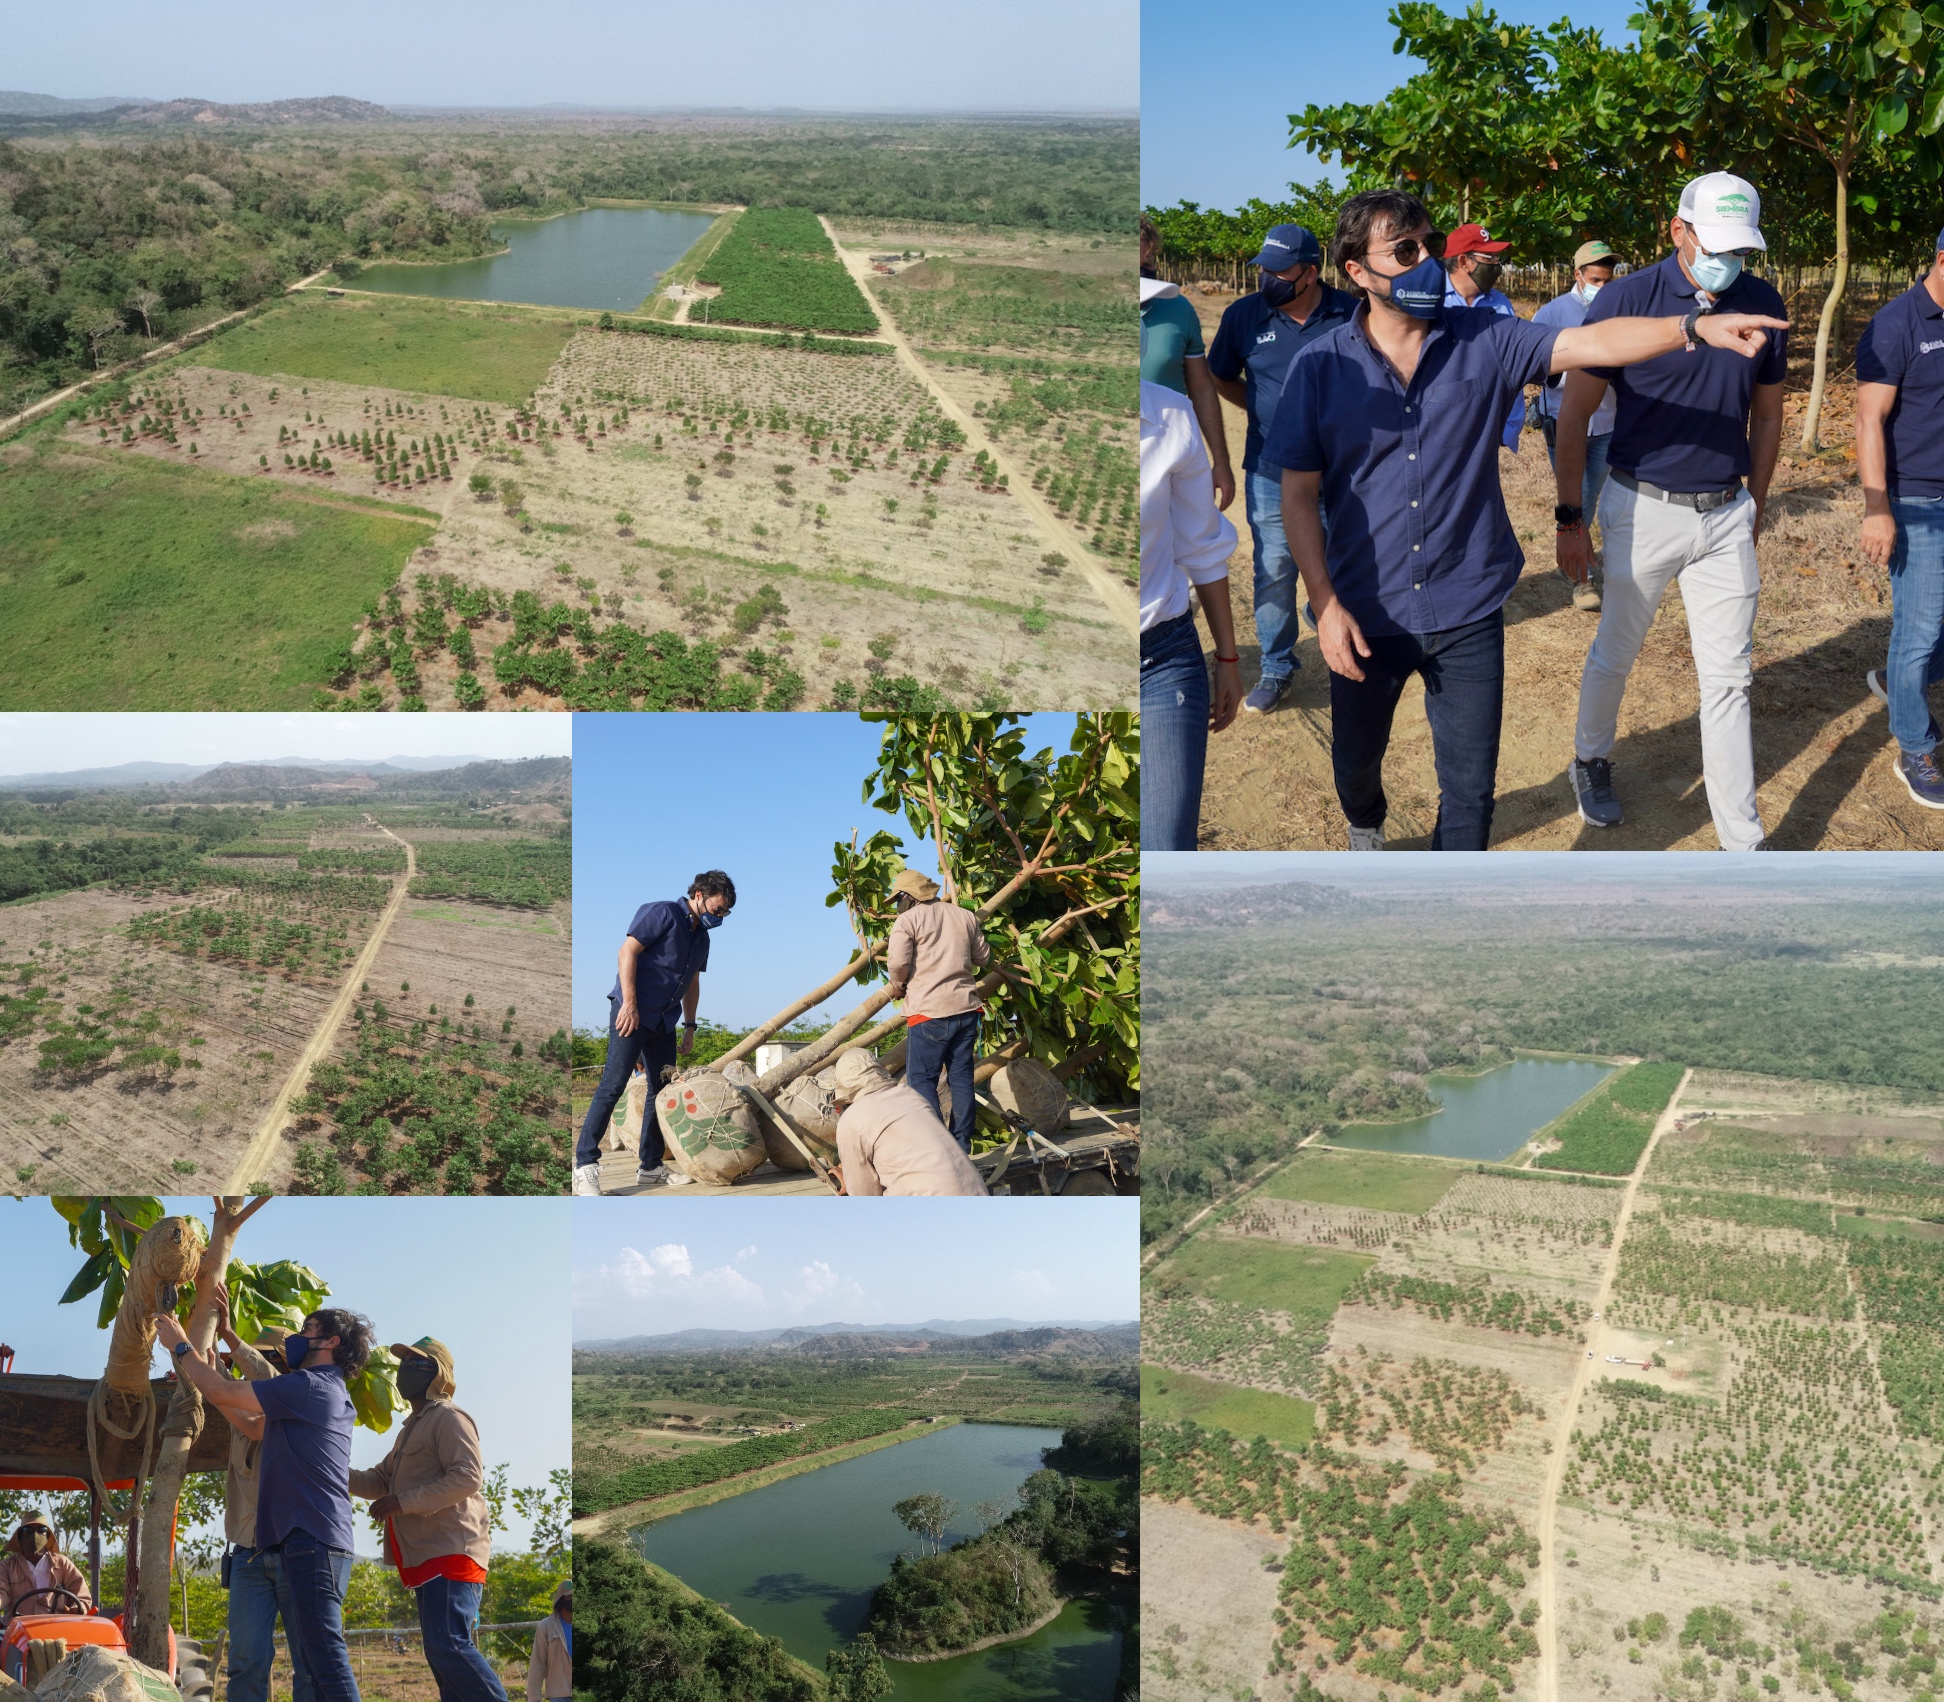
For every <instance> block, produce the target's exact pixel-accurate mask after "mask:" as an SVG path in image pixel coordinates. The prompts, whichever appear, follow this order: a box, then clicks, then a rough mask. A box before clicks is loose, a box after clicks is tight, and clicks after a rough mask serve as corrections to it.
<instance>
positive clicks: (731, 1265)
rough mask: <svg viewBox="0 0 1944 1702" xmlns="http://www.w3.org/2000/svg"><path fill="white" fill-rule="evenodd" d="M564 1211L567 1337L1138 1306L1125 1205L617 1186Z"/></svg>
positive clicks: (1099, 1311) (1073, 1313) (1081, 1315)
mask: <svg viewBox="0 0 1944 1702" xmlns="http://www.w3.org/2000/svg"><path fill="white" fill-rule="evenodd" d="M573 1205H574V1340H575V1341H599V1340H604V1339H610V1338H613V1337H616V1336H631V1335H666V1334H670V1333H672V1332H674V1331H676V1330H689V1329H717V1330H764V1329H775V1328H779V1327H781V1328H788V1327H793V1326H797V1325H808V1324H829V1323H847V1324H916V1323H922V1322H924V1321H925V1320H927V1319H932V1318H937V1319H942V1320H946V1321H950V1320H952V1319H957V1318H1017V1319H1020V1320H1021V1321H1023V1322H1028V1323H1031V1322H1034V1321H1037V1320H1041V1319H1053V1318H1073V1319H1084V1320H1088V1321H1091V1322H1097V1323H1111V1322H1116V1321H1120V1320H1126V1321H1129V1322H1132V1321H1133V1320H1134V1319H1136V1318H1138V1317H1139V1316H1140V1305H1141V1299H1140V1271H1139V1262H1140V1247H1139V1240H1140V1210H1139V1206H1140V1202H1139V1201H1138V1200H1121V1199H1073V1200H1039V1201H1035V1200H1016V1201H1014V1200H1009V1201H1006V1202H1004V1203H997V1202H994V1201H992V1200H961V1199H924V1198H918V1199H897V1200H881V1201H873V1202H870V1203H869V1204H864V1203H862V1202H850V1201H837V1200H830V1199H802V1198H791V1197H787V1196H786V1197H784V1198H781V1199H776V1198H770V1199H748V1200H734V1199H713V1200H680V1199H666V1198H662V1197H659V1196H647V1197H633V1196H630V1197H625V1198H616V1199H603V1200H576V1201H574V1202H573ZM1054 1219H1057V1220H1058V1221H1057V1223H1056V1222H1054V1221H1052V1220H1054Z"/></svg>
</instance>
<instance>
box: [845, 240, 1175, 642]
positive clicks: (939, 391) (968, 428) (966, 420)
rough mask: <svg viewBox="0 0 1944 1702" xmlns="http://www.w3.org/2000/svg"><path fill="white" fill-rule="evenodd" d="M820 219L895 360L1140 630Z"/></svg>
mask: <svg viewBox="0 0 1944 1702" xmlns="http://www.w3.org/2000/svg"><path fill="white" fill-rule="evenodd" d="M818 222H819V223H820V224H821V225H822V226H823V228H824V234H825V235H826V236H828V237H829V238H830V246H831V247H832V248H834V249H836V251H837V257H838V259H840V260H842V261H843V263H844V268H845V270H846V271H848V272H849V273H850V275H851V278H852V279H853V280H854V281H855V283H856V285H857V287H858V288H859V289H860V290H862V291H863V292H864V299H865V300H866V301H868V302H869V303H870V304H871V311H872V312H873V313H875V314H876V315H877V316H878V321H879V326H878V335H879V336H880V337H881V338H883V339H884V341H885V342H887V343H889V344H890V345H891V346H892V347H893V348H894V349H896V350H897V351H898V359H899V360H901V361H903V362H904V364H905V365H906V366H907V367H908V368H910V370H911V373H912V375H913V376H914V377H915V378H916V379H917V380H918V382H919V383H920V384H922V385H924V387H925V389H926V390H927V391H929V392H930V393H931V396H932V398H933V400H934V401H936V402H937V403H938V406H939V408H940V409H941V410H942V411H943V413H944V414H945V416H946V417H947V418H948V419H950V420H951V421H952V422H953V423H954V424H956V425H957V426H958V428H959V429H960V430H961V431H963V432H964V433H965V437H966V443H967V445H968V446H969V447H970V448H972V449H974V450H980V449H983V450H984V451H985V452H986V454H988V455H990V456H991V457H992V459H993V460H994V462H996V463H997V464H998V467H999V471H1000V472H1002V473H1005V474H1007V475H1008V476H1009V477H1010V480H1011V483H1009V484H1008V485H1007V487H1006V488H1007V489H1008V490H1009V491H1010V492H1011V493H1012V496H1013V500H1014V501H1016V502H1017V503H1018V504H1019V505H1020V507H1021V508H1023V509H1025V510H1026V512H1027V513H1028V514H1030V515H1031V516H1032V517H1033V520H1034V522H1035V523H1036V524H1037V525H1038V527H1039V529H1040V530H1041V531H1042V532H1044V533H1045V534H1046V535H1047V536H1048V537H1049V538H1051V539H1052V540H1053V542H1054V543H1056V544H1059V545H1060V546H1061V547H1062V549H1063V550H1065V551H1066V552H1067V555H1068V559H1069V560H1072V561H1075V562H1077V563H1079V565H1080V570H1081V572H1083V573H1084V574H1086V576H1087V583H1088V584H1090V585H1091V586H1092V587H1093V590H1094V595H1095V596H1096V597H1098V598H1099V599H1100V600H1101V602H1102V603H1104V604H1105V605H1106V607H1107V612H1108V613H1109V614H1110V615H1112V616H1113V617H1114V619H1115V620H1117V621H1118V622H1120V624H1121V625H1122V626H1124V627H1125V628H1126V629H1127V630H1128V631H1129V632H1131V633H1135V634H1138V633H1139V632H1140V630H1141V610H1140V604H1139V603H1138V601H1137V600H1136V599H1135V596H1134V591H1133V588H1132V587H1131V586H1129V585H1127V584H1126V583H1125V582H1124V581H1122V580H1120V579H1117V578H1116V577H1115V576H1114V575H1113V574H1111V573H1109V572H1108V571H1107V570H1106V569H1105V568H1104V567H1102V566H1101V565H1100V561H1099V558H1098V557H1097V556H1095V554H1094V553H1093V549H1092V547H1091V546H1090V545H1089V544H1088V543H1087V541H1086V540H1085V539H1084V538H1082V537H1081V536H1080V534H1079V533H1078V532H1076V531H1074V530H1073V528H1072V527H1071V526H1069V525H1068V524H1067V523H1066V522H1065V521H1064V520H1062V519H1061V518H1060V517H1059V516H1058V515H1057V514H1055V513H1054V512H1053V510H1052V508H1051V506H1049V505H1048V503H1047V502H1046V501H1045V499H1044V498H1042V497H1041V496H1040V494H1039V492H1038V491H1036V490H1034V489H1033V481H1032V480H1031V479H1030V478H1022V477H1021V476H1020V469H1019V468H1018V467H1015V466H1014V465H1013V464H1012V462H1011V460H1010V459H1009V458H1008V457H1007V456H1005V455H1002V454H1001V453H1000V452H999V447H998V445H997V444H995V443H994V442H993V441H992V439H991V438H989V437H988V436H987V435H986V432H985V427H984V426H983V425H982V424H981V423H980V422H979V420H978V419H977V418H976V417H975V416H974V415H972V414H970V413H968V412H967V411H966V410H965V409H963V408H961V407H960V406H959V405H958V403H956V402H954V401H953V400H952V398H951V397H950V396H948V395H947V394H946V393H945V391H944V389H943V387H942V386H941V385H940V384H939V382H938V380H937V379H936V378H934V377H933V376H932V374H931V371H930V369H929V368H927V367H926V365H925V363H924V362H923V361H922V360H920V359H919V358H918V353H917V351H916V350H915V349H913V348H912V346H911V344H910V343H909V342H907V341H906V340H905V334H904V333H903V332H902V331H900V330H899V329H898V325H897V321H896V320H894V319H893V318H892V317H891V315H890V314H888V313H886V312H885V311H884V304H883V303H882V302H881V301H879V300H878V298H877V297H876V295H874V294H873V293H872V291H871V263H870V261H869V260H868V259H867V258H866V257H865V256H863V255H862V254H853V253H852V252H851V251H850V250H848V249H847V248H845V247H844V245H843V244H842V243H840V242H839V241H838V240H837V233H836V231H834V230H832V229H831V226H830V221H829V220H828V219H826V218H824V217H823V216H822V214H819V215H818Z"/></svg>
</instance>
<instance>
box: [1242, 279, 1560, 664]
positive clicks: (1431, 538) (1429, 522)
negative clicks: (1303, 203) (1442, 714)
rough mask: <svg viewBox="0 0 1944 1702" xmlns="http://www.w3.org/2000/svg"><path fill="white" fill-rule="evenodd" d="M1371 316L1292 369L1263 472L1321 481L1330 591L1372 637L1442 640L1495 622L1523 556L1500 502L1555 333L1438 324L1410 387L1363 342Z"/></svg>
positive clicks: (1459, 318) (1498, 321) (1468, 316)
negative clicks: (1525, 409)
mask: <svg viewBox="0 0 1944 1702" xmlns="http://www.w3.org/2000/svg"><path fill="white" fill-rule="evenodd" d="M1368 312H1369V309H1368V308H1365V309H1364V310H1363V311H1361V312H1359V313H1358V314H1357V315H1356V316H1355V317H1354V318H1353V319H1351V320H1350V322H1349V323H1348V324H1346V325H1340V326H1338V327H1337V329H1336V330H1334V331H1332V332H1330V333H1329V335H1327V336H1325V337H1322V338H1320V339H1319V340H1318V341H1316V342H1314V343H1312V344H1311V345H1310V346H1309V347H1308V348H1307V349H1305V350H1304V351H1303V356H1302V359H1301V360H1299V361H1297V362H1296V363H1295V365H1294V366H1292V367H1291V368H1290V369H1289V377H1288V380H1287V382H1286V383H1285V384H1284V386H1283V394H1282V402H1281V404H1280V406H1278V407H1277V409H1276V418H1275V422H1274V424H1272V425H1271V427H1270V428H1269V437H1268V441H1267V442H1265V443H1264V444H1263V449H1262V453H1263V458H1264V459H1265V460H1266V461H1268V462H1269V463H1270V464H1271V465H1272V466H1277V467H1283V468H1286V469H1289V470H1291V471H1294V472H1299V473H1311V472H1320V473H1321V474H1322V475H1323V480H1322V486H1321V495H1322V499H1323V508H1324V511H1325V512H1326V513H1327V514H1328V515H1329V517H1330V528H1329V567H1330V580H1331V583H1332V584H1333V585H1334V586H1335V587H1336V593H1337V596H1338V597H1339V598H1340V599H1341V600H1342V602H1343V605H1344V607H1345V608H1346V609H1348V610H1349V611H1350V613H1351V614H1353V615H1354V616H1356V619H1357V624H1358V625H1359V626H1361V627H1362V628H1363V630H1364V632H1365V633H1366V634H1369V635H1374V636H1378V637H1396V636H1397V635H1399V634H1402V633H1425V632H1448V631H1449V630H1451V628H1453V627H1460V626H1467V625H1469V624H1470V623H1471V622H1473V621H1479V620H1484V619H1485V618H1486V617H1487V616H1489V615H1492V614H1494V613H1496V612H1497V611H1498V609H1499V608H1500V606H1501V605H1502V604H1503V603H1504V602H1505V599H1506V598H1507V596H1509V595H1510V594H1511V591H1512V587H1513V586H1514V585H1515V584H1517V583H1518V579H1519V570H1520V568H1522V567H1523V566H1524V565H1525V556H1524V554H1523V553H1522V552H1521V550H1520V549H1519V540H1518V538H1517V537H1516V536H1515V535H1514V533H1513V531H1512V520H1511V517H1510V516H1509V515H1508V514H1507V513H1506V512H1505V495H1504V493H1503V492H1502V491H1501V490H1500V488H1499V471H1498V453H1499V432H1500V430H1501V428H1502V427H1503V426H1504V424H1505V416H1506V412H1507V410H1508V409H1509V408H1510V407H1511V405H1512V398H1513V397H1514V396H1517V395H1518V394H1519V393H1520V392H1521V391H1522V390H1523V389H1524V388H1525V387H1526V386H1527V385H1528V384H1537V383H1539V382H1540V381H1541V380H1542V379H1543V378H1544V377H1545V376H1546V371H1547V369H1548V368H1549V367H1550V366H1551V365H1552V348H1553V340H1554V339H1555V338H1556V337H1557V336H1558V335H1559V333H1558V332H1557V331H1553V330H1550V329H1548V328H1547V327H1545V326H1543V325H1535V324H1533V323H1532V321H1531V320H1529V319H1521V318H1519V317H1518V316H1517V315H1516V314H1497V313H1469V312H1465V313H1446V314H1444V315H1443V316H1442V317H1441V318H1440V319H1439V320H1438V322H1437V323H1436V324H1435V325H1433V326H1432V328H1431V331H1430V333H1429V335H1427V336H1426V337H1425V339H1424V347H1423V349H1422V351H1421V352H1420V353H1419V355H1418V364H1417V370H1416V371H1415V372H1414V373H1412V375H1411V382H1410V384H1409V386H1408V387H1407V386H1404V385H1401V384H1399V383H1398V381H1397V375H1396V373H1394V372H1393V371H1392V370H1391V366H1390V363H1389V362H1388V361H1387V360H1385V359H1384V357H1383V356H1382V355H1380V354H1379V353H1378V352H1377V351H1376V350H1375V349H1374V348H1372V347H1371V345H1370V342H1369V339H1368V337H1367V336H1366V333H1365V316H1366V314H1367V313H1368Z"/></svg>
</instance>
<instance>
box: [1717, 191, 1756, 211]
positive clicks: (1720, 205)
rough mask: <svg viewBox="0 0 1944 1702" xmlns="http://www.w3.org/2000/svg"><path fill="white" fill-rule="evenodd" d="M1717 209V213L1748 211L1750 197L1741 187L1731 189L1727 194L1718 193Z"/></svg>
mask: <svg viewBox="0 0 1944 1702" xmlns="http://www.w3.org/2000/svg"><path fill="white" fill-rule="evenodd" d="M1715 211H1716V212H1717V213H1746V212H1747V211H1748V197H1747V196H1746V195H1744V194H1743V193H1742V192H1741V191H1740V190H1739V189H1734V190H1730V191H1729V192H1728V193H1727V194H1726V195H1717V196H1716V197H1715Z"/></svg>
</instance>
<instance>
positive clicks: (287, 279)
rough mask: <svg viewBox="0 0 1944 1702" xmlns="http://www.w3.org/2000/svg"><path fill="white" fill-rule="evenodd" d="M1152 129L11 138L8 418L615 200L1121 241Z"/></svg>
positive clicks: (1, 375) (2, 351)
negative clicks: (497, 230)
mask: <svg viewBox="0 0 1944 1702" xmlns="http://www.w3.org/2000/svg"><path fill="white" fill-rule="evenodd" d="M1137 149H1138V133H1137V127H1136V125H1135V124H1134V123H1133V122H1132V121H1131V120H1125V121H1112V120H1085V119H1072V120H1028V119H1019V120H991V121H984V122H981V121H973V120H965V121H954V122H951V123H939V122H935V121H929V120H917V119H914V120H902V121H901V120H895V119H876V120H869V121H866V120H848V121H846V120H821V121H817V122H814V123H813V122H801V123H794V124H792V123H777V122H770V123H754V122H752V123H747V124H711V125H709V126H707V127H706V128H704V127H702V126H695V125H684V124H681V123H662V124H646V123H644V124H642V125H640V126H638V127H629V128H626V129H621V128H618V127H608V128H604V129H596V128H595V127H594V126H593V125H591V124H590V126H589V128H588V131H587V132H584V133H574V132H563V131H562V130H560V129H558V128H555V127H549V128H544V129H542V128H535V129H532V130H522V129H520V128H518V127H517V126H509V125H496V126H494V127H492V128H491V129H486V128H484V127H481V128H480V129H478V130H469V129H465V128H462V127H454V126H450V125H445V126H433V125H429V124H428V125H399V126H396V127H394V126H390V125H384V126H359V127H358V128H357V129H356V130H346V129H341V128H334V129H320V130H309V131H296V132H289V131H278V132H269V133H261V134H259V133H253V132H248V131H224V132H222V133H220V134H218V135H203V134H198V135H194V136H187V135H179V134H175V133H164V134H162V135H160V136H157V137H155V138H153V139H143V140H140V141H127V140H123V139H122V138H121V137H120V136H119V135H114V134H112V133H110V135H108V136H107V137H105V138H104V139H103V140H102V141H101V142H100V144H99V145H95V144H93V143H89V142H74V143H69V144H65V145H63V144H62V143H50V142H47V141H41V140H37V141H35V142H34V143H33V144H31V145H22V144H21V143H18V142H9V141H6V140H0V414H5V413H10V412H12V411H13V408H14V407H15V406H16V405H18V404H20V403H21V402H24V401H26V400H29V399H31V398H32V397H33V396H34V395H36V394H39V393H42V392H45V391H47V390H50V389H54V388H57V387H58V386H60V385H62V384H65V383H70V382H72V381H74V380H75V379H77V378H80V377H83V376H85V375H86V374H87V373H89V372H92V371H95V370H98V369H99V368H101V367H103V366H106V365H111V364H113V363H114V362H115V361H116V360H118V359H122V358H125V357H127V356H129V355H132V354H136V353H139V352H140V351H141V350H142V349H143V348H146V347H153V346H154V345H155V344H156V343H157V342H159V341H162V340H165V339H167V338H170V337H174V336H179V335H181V334H182V333H183V332H185V331H188V330H191V329H193V328H195V327H197V326H199V325H203V324H207V323H208V322H209V321H210V320H212V319H215V318H218V317H220V316H221V315H223V314H225V313H229V312H233V311H235V310H237V309H239V308H245V307H248V306H250V305H252V304H253V303H256V302H259V301H262V300H264V299H266V298H267V297H269V296H271V295H274V294H275V293H276V292H278V291H279V290H281V289H282V288H284V287H285V286H287V285H289V284H291V283H293V282H295V281H296V280H297V279H299V278H303V277H307V276H309V275H310V274H312V273H314V272H317V271H319V270H321V269H323V268H324V267H327V266H330V265H333V264H335V263H336V262H338V261H340V260H352V261H359V260H366V259H373V258H378V257H383V258H386V259H399V258H405V259H426V258H433V259H438V258H461V257H464V256H467V255H473V254H481V253H486V252H490V251H491V250H493V249H494V248H496V247H498V246H499V242H498V239H497V238H496V237H494V236H493V234H492V229H493V226H494V224H495V222H496V221H497V220H501V219H505V218H509V217H511V218H532V217H538V216H543V215H546V214H551V213H559V212H565V211H568V210H570V209H573V208H576V207H580V206H584V205H586V204H587V203H588V201H590V200H592V199H596V198H611V199H638V200H654V201H673V202H690V203H702V204H714V203H721V202H740V203H743V204H746V205H755V204H764V205H770V206H789V207H807V208H813V209H815V210H817V211H819V212H824V213H829V214H832V215H837V216H843V217H848V218H872V219H891V220H911V221H920V222H925V223H932V224H943V225H1000V226H1025V227H1033V228H1040V229H1048V230H1066V231H1124V230H1126V229H1127V228H1128V227H1130V226H1131V225H1132V223H1133V220H1134V216H1135V201H1136V192H1135V181H1136V178H1135V161H1136V158H1137Z"/></svg>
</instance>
